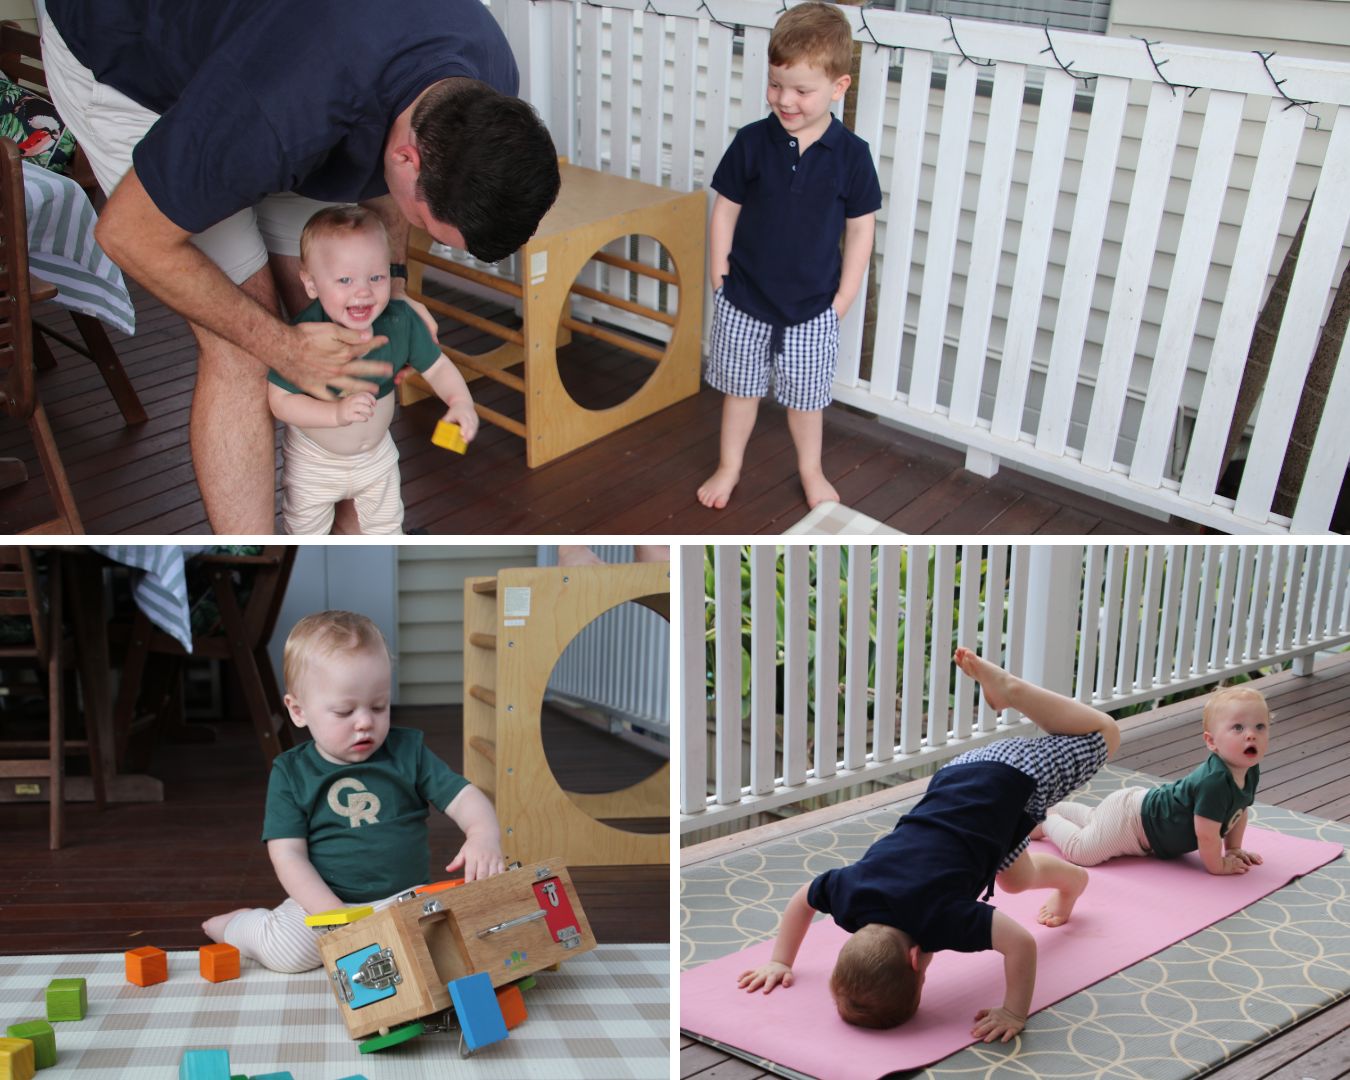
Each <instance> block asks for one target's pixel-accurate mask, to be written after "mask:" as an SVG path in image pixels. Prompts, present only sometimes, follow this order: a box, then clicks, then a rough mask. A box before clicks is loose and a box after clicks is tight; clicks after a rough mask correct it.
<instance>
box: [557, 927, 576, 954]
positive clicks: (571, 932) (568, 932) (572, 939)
mask: <svg viewBox="0 0 1350 1080" xmlns="http://www.w3.org/2000/svg"><path fill="white" fill-rule="evenodd" d="M558 942H559V944H561V945H562V947H563V948H564V949H575V948H576V947H577V946H578V945H580V944H581V931H580V930H578V929H577V928H576V927H575V926H564V927H563V928H562V929H561V930H559V931H558Z"/></svg>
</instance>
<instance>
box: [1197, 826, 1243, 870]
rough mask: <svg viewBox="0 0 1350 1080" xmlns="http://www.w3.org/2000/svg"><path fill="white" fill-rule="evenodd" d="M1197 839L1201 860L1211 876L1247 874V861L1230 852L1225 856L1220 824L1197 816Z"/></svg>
mask: <svg viewBox="0 0 1350 1080" xmlns="http://www.w3.org/2000/svg"><path fill="white" fill-rule="evenodd" d="M1194 821H1195V839H1196V842H1197V843H1198V844H1199V846H1200V858H1201V859H1202V860H1204V863H1205V869H1206V870H1208V871H1209V872H1210V873H1211V874H1245V873H1246V872H1247V860H1246V859H1244V858H1242V857H1241V856H1240V855H1237V854H1234V853H1233V852H1231V851H1230V852H1229V853H1228V854H1226V855H1225V854H1224V850H1223V838H1222V837H1220V836H1219V822H1217V821H1214V820H1212V819H1211V818H1207V817H1201V816H1200V815H1199V814H1196V815H1195V818H1194Z"/></svg>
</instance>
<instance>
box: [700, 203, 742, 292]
mask: <svg viewBox="0 0 1350 1080" xmlns="http://www.w3.org/2000/svg"><path fill="white" fill-rule="evenodd" d="M740 216H741V204H740V203H735V202H732V201H731V200H730V199H728V198H727V197H726V196H725V195H718V196H717V201H716V202H714V203H713V209H712V221H711V222H710V223H709V225H708V276H709V278H710V279H711V281H712V287H713V288H714V289H716V288H717V287H718V286H719V285H721V284H722V279H723V278H724V277H726V276H727V274H728V273H729V272H730V271H731V238H732V237H733V236H735V235H736V219H737V218H739V217H740Z"/></svg>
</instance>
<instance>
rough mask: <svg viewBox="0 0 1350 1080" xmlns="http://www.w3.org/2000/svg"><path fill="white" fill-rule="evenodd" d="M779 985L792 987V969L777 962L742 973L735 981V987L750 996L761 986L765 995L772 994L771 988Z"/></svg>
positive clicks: (773, 961)
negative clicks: (748, 993)
mask: <svg viewBox="0 0 1350 1080" xmlns="http://www.w3.org/2000/svg"><path fill="white" fill-rule="evenodd" d="M780 984H781V985H783V986H791V985H792V969H791V968H790V967H788V966H787V965H786V964H780V963H779V962H778V961H777V960H770V961H769V962H768V963H767V964H764V965H763V966H762V967H757V968H752V969H751V970H749V971H742V972H741V975H740V978H738V979H737V980H736V985H737V986H739V987H740V988H741V989H742V990H746V991H748V992H750V993H752V994H753V993H754V992H755V991H756V990H758V989H759V988H760V987H761V986H762V987H763V988H764V992H765V993H766V994H769V993H772V992H773V988H774V987H775V986H778V985H780Z"/></svg>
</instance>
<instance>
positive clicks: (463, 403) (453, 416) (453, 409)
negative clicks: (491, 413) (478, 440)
mask: <svg viewBox="0 0 1350 1080" xmlns="http://www.w3.org/2000/svg"><path fill="white" fill-rule="evenodd" d="M444 419H446V420H449V421H450V423H452V424H458V425H459V433H460V434H461V435H462V436H464V441H465V442H473V437H474V436H475V435H477V434H478V413H477V412H476V411H475V410H474V407H473V401H472V400H470V399H469V398H467V397H465V398H462V399H456V400H455V401H452V402H451V403H450V408H448V409H447V410H446V411H445V417H444Z"/></svg>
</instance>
